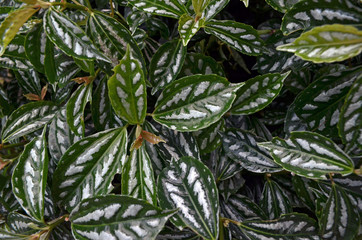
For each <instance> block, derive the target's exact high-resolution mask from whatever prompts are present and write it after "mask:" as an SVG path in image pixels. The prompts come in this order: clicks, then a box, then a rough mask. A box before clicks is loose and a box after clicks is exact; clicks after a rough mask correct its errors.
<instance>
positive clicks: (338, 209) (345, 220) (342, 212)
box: [319, 184, 361, 239]
mask: <svg viewBox="0 0 362 240" xmlns="http://www.w3.org/2000/svg"><path fill="white" fill-rule="evenodd" d="M360 223H361V222H360V219H359V215H358V210H357V208H356V207H355V206H354V205H352V203H351V201H350V199H349V197H348V195H347V194H346V192H345V191H344V190H343V189H342V188H340V187H338V186H337V185H335V184H332V190H331V192H330V194H329V197H328V200H327V202H326V205H325V206H324V209H323V212H322V215H321V218H320V221H319V225H320V234H321V236H322V238H323V239H354V237H355V236H356V234H357V233H358V229H359V228H360Z"/></svg>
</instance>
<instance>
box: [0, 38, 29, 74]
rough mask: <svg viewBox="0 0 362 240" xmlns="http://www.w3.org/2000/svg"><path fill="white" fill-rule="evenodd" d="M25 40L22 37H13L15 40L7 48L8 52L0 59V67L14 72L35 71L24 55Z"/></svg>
mask: <svg viewBox="0 0 362 240" xmlns="http://www.w3.org/2000/svg"><path fill="white" fill-rule="evenodd" d="M24 40H25V38H24V37H23V36H21V35H16V36H14V37H13V40H12V41H11V43H10V44H9V45H8V46H7V48H6V51H5V52H4V53H3V54H2V56H1V57H0V67H3V68H10V69H13V70H30V69H33V66H32V65H31V63H30V61H29V60H28V59H27V58H26V55H25V54H24V51H25V49H24Z"/></svg>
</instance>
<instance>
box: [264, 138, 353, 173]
mask: <svg viewBox="0 0 362 240" xmlns="http://www.w3.org/2000/svg"><path fill="white" fill-rule="evenodd" d="M258 145H259V146H262V147H265V148H267V149H269V150H270V152H271V154H272V156H273V158H274V161H275V162H276V163H278V164H279V165H280V166H282V167H283V168H285V169H286V170H288V171H291V172H293V173H295V174H298V175H301V176H304V177H306V178H314V179H325V174H327V173H340V174H350V173H352V172H353V170H354V164H353V161H352V159H350V157H349V156H348V155H347V154H346V153H344V152H343V151H342V150H341V149H340V148H339V147H338V146H337V145H336V144H335V143H334V142H332V141H331V140H330V139H328V138H326V137H324V136H322V135H319V134H317V133H312V132H292V133H291V135H290V138H289V139H287V140H284V139H280V138H279V137H275V138H273V140H272V141H271V142H265V143H258Z"/></svg>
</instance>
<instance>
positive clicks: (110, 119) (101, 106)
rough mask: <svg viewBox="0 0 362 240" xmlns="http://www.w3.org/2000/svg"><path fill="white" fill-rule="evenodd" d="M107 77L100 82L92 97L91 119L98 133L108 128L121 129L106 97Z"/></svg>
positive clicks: (118, 120) (120, 123) (119, 120)
mask: <svg viewBox="0 0 362 240" xmlns="http://www.w3.org/2000/svg"><path fill="white" fill-rule="evenodd" d="M107 80H108V78H107V76H106V75H105V76H104V77H101V80H100V82H99V84H98V86H97V88H96V90H95V92H94V93H93V95H92V119H93V122H94V126H95V128H96V129H97V130H98V131H103V130H106V129H109V128H115V127H122V126H123V123H122V120H121V119H119V118H118V117H117V116H116V114H115V113H114V111H113V108H112V105H111V101H110V99H109V97H108V88H107Z"/></svg>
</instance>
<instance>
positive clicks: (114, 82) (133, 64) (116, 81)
mask: <svg viewBox="0 0 362 240" xmlns="http://www.w3.org/2000/svg"><path fill="white" fill-rule="evenodd" d="M113 71H114V75H113V76H112V77H111V78H110V79H109V80H108V95H109V99H110V100H111V104H112V107H113V109H114V111H115V113H116V114H117V115H118V116H119V117H120V118H122V119H123V120H125V121H127V122H128V123H129V124H141V123H143V121H144V120H145V117H146V110H147V92H146V81H145V76H144V72H143V71H142V67H141V65H140V63H139V61H138V60H136V59H135V58H134V57H133V55H132V54H131V50H130V48H129V47H128V48H127V52H126V54H125V55H124V57H123V58H122V60H121V61H120V63H119V65H117V66H116V67H115V68H114V70H113Z"/></svg>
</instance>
